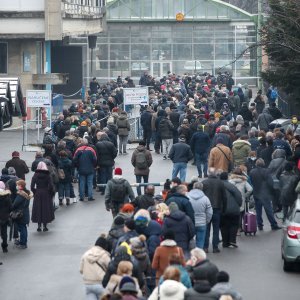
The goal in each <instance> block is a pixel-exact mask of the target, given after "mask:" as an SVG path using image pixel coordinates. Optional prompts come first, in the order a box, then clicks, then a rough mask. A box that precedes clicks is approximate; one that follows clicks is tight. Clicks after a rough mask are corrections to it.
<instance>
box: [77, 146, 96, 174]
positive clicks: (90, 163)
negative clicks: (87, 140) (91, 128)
mask: <svg viewBox="0 0 300 300" xmlns="http://www.w3.org/2000/svg"><path fill="white" fill-rule="evenodd" d="M74 164H75V166H76V167H77V169H78V173H79V175H91V174H93V173H94V168H95V167H96V164H97V154H96V151H95V150H94V149H93V148H92V147H90V146H88V145H86V146H80V147H78V149H77V150H76V151H75V154H74Z"/></svg>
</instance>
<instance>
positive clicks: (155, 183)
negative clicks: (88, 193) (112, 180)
mask: <svg viewBox="0 0 300 300" xmlns="http://www.w3.org/2000/svg"><path fill="white" fill-rule="evenodd" d="M164 184H165V182H154V183H153V182H146V183H145V182H142V183H138V182H135V183H130V186H132V187H139V186H140V187H143V186H148V185H154V186H163V185H164ZM106 185H107V184H106V183H98V184H97V186H99V187H106Z"/></svg>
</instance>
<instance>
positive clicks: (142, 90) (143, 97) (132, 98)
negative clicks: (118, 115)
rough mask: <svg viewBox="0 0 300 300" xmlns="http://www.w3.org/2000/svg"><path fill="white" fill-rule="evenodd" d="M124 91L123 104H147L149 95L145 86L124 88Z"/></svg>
mask: <svg viewBox="0 0 300 300" xmlns="http://www.w3.org/2000/svg"><path fill="white" fill-rule="evenodd" d="M123 91H124V104H125V105H132V104H133V105H148V104H149V95H148V88H147V87H139V88H126V89H123Z"/></svg>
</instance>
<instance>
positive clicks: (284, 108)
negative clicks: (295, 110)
mask: <svg viewBox="0 0 300 300" xmlns="http://www.w3.org/2000/svg"><path fill="white" fill-rule="evenodd" d="M277 101H278V108H279V109H280V110H281V112H282V114H283V115H284V116H285V117H287V118H290V117H291V107H290V104H289V103H288V102H287V101H285V100H284V99H282V97H281V96H280V95H279V94H278V100H277Z"/></svg>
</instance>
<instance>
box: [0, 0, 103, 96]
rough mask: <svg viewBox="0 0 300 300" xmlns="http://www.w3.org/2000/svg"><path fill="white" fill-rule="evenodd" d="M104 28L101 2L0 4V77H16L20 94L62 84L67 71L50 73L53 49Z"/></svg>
mask: <svg viewBox="0 0 300 300" xmlns="http://www.w3.org/2000/svg"><path fill="white" fill-rule="evenodd" d="M104 28H105V1H104V0H9V1H1V5H0V77H18V78H20V81H21V84H22V87H23V91H26V90H27V89H34V88H45V87H46V85H47V84H48V85H49V84H65V83H66V82H67V81H68V76H67V75H66V73H68V70H65V71H64V70H63V68H62V67H61V68H56V72H55V73H53V71H52V70H53V69H55V67H56V66H54V65H53V62H52V61H51V58H53V51H55V48H56V47H62V48H65V47H67V45H68V38H69V37H72V36H81V35H86V36H88V35H95V34H98V33H100V32H102V31H103V29H104ZM70 51H72V49H71V48H70V50H68V49H65V52H64V55H66V56H68V53H69V52H70ZM51 53H52V55H51ZM61 61H63V57H62V58H61ZM73 63H74V62H73ZM81 63H82V61H81V60H80V61H78V64H80V68H81Z"/></svg>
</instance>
